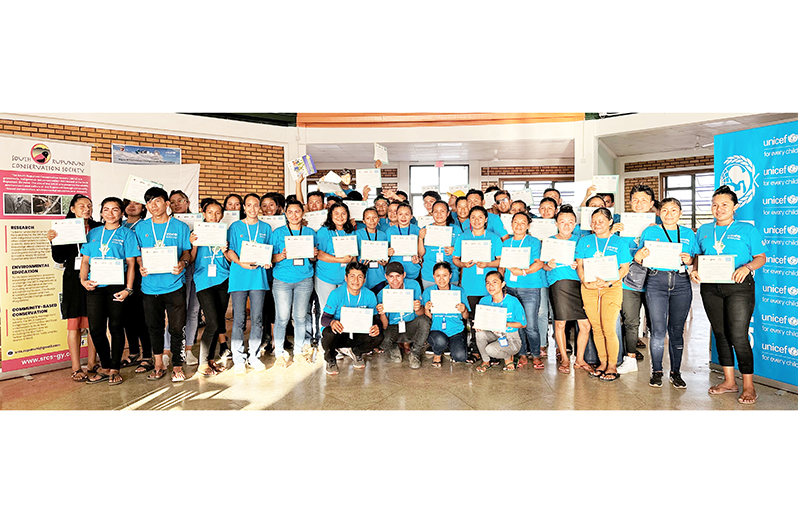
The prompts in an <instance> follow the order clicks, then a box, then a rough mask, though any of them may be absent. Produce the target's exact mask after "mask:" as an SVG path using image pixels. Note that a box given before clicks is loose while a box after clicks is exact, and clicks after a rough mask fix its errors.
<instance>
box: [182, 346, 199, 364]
mask: <svg viewBox="0 0 798 523" xmlns="http://www.w3.org/2000/svg"><path fill="white" fill-rule="evenodd" d="M183 361H184V362H185V364H186V365H199V360H198V359H197V357H196V356H194V353H193V352H191V349H189V348H188V347H187V348H186V357H185V358H183Z"/></svg>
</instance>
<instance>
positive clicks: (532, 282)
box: [502, 234, 548, 289]
mask: <svg viewBox="0 0 798 523" xmlns="http://www.w3.org/2000/svg"><path fill="white" fill-rule="evenodd" d="M502 247H514V248H515V247H529V265H532V264H533V263H535V260H539V259H540V240H538V239H537V238H535V237H534V236H530V235H529V234H527V235H526V236H524V238H523V239H522V240H514V239H513V237H512V236H511V237H509V238H507V239H506V240H504V243H502ZM519 269H526V267H519ZM513 278H515V281H513ZM504 281H505V282H506V283H507V286H508V287H512V288H514V289H540V288H541V287H548V284H547V283H546V275H545V274H544V270H543V269H542V268H541V269H540V270H538V271H536V272H533V273H532V274H527V275H521V276H513V274H512V273H511V272H510V269H506V270H505V271H504Z"/></svg>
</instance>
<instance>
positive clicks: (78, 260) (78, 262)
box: [75, 256, 83, 271]
mask: <svg viewBox="0 0 798 523" xmlns="http://www.w3.org/2000/svg"><path fill="white" fill-rule="evenodd" d="M82 263H83V256H78V257H77V258H75V270H76V271H79V270H80V265H81V264H82Z"/></svg>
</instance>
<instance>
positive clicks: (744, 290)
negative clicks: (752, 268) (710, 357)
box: [701, 274, 756, 374]
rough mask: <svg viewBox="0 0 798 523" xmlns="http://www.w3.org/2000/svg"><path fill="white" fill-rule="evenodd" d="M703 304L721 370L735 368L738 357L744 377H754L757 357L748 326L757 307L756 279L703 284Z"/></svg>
mask: <svg viewBox="0 0 798 523" xmlns="http://www.w3.org/2000/svg"><path fill="white" fill-rule="evenodd" d="M701 301H703V302H704V310H705V311H706V312H707V317H708V318H709V324H710V325H711V326H712V334H714V335H715V346H716V347H717V349H718V361H719V362H720V364H721V366H723V367H733V366H734V354H735V353H736V354H737V368H739V369H740V373H741V374H753V373H754V353H753V352H752V351H751V344H750V343H749V341H748V325H749V324H750V323H751V316H752V315H753V313H754V304H755V303H756V296H755V287H754V278H753V277H752V276H751V275H750V274H749V275H748V276H747V277H746V278H745V280H743V282H742V283H702V284H701ZM732 347H733V348H734V353H733V352H732Z"/></svg>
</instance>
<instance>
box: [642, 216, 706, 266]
mask: <svg viewBox="0 0 798 523" xmlns="http://www.w3.org/2000/svg"><path fill="white" fill-rule="evenodd" d="M646 241H650V242H670V243H676V242H680V243H681V244H682V252H685V253H687V254H689V255H690V256H693V255H694V254H695V252H696V251H695V250H696V248H697V245H696V241H695V233H694V232H693V229H689V228H687V227H682V226H681V225H679V226H678V229H674V230H672V231H667V233H666V232H665V231H664V230H663V229H662V227H660V226H659V225H656V226H653V227H651V226H650V227H646V228H645V229H644V230H643V234H642V235H641V236H640V248H641V249H642V248H643V247H644V246H645V245H646ZM635 254H636V253H635ZM652 269H656V270H658V271H673V269H663V268H661V267H652Z"/></svg>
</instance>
